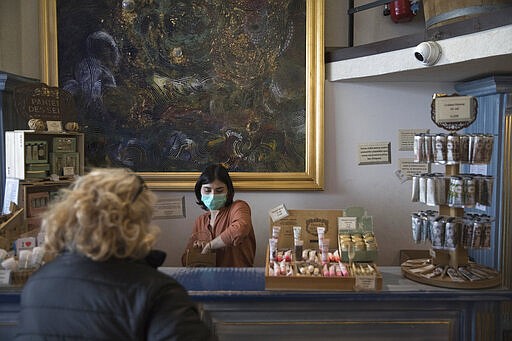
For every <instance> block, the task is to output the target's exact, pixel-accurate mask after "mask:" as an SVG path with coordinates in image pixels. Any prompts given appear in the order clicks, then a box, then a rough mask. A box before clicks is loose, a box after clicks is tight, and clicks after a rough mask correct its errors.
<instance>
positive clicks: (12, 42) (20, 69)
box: [0, 0, 41, 79]
mask: <svg viewBox="0 0 512 341" xmlns="http://www.w3.org/2000/svg"><path fill="white" fill-rule="evenodd" d="M0 70H1V71H6V72H10V73H13V74H16V75H21V76H25V77H30V78H36V79H39V78H40V77H41V76H40V72H39V6H38V0H0Z"/></svg>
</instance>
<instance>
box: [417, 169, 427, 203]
mask: <svg viewBox="0 0 512 341" xmlns="http://www.w3.org/2000/svg"><path fill="white" fill-rule="evenodd" d="M419 183H420V186H419V187H420V200H419V201H420V202H421V203H424V204H425V203H426V202H427V174H421V176H420V178H419Z"/></svg>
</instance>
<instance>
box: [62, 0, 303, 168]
mask: <svg viewBox="0 0 512 341" xmlns="http://www.w3.org/2000/svg"><path fill="white" fill-rule="evenodd" d="M57 17H58V22H57V28H58V64H59V85H60V86H61V87H63V88H64V89H66V90H68V91H69V92H71V93H72V94H73V96H74V98H75V101H76V102H77V103H78V107H79V124H80V126H81V127H82V128H83V130H84V133H85V136H86V146H85V149H86V152H85V154H86V162H85V163H86V166H87V167H97V166H100V167H105V166H114V167H128V168H131V169H132V170H134V171H137V172H181V171H184V172H188V171H201V170H202V169H203V168H204V167H205V166H206V165H207V164H209V163H212V162H215V163H217V162H221V163H223V164H225V165H226V166H228V167H229V169H230V170H231V171H242V172H301V171H304V169H305V158H306V150H305V145H306V138H305V137H306V130H305V127H306V96H305V92H306V79H305V76H306V68H305V65H306V54H305V51H306V48H305V43H306V40H305V34H306V33H305V30H306V26H305V25H306V2H305V1H304V0H229V1H226V0H191V1H177V0H161V1H156V0H124V1H121V0H116V1H114V0H102V1H97V0H63V1H57Z"/></svg>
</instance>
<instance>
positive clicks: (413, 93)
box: [156, 82, 453, 266]
mask: <svg viewBox="0 0 512 341" xmlns="http://www.w3.org/2000/svg"><path fill="white" fill-rule="evenodd" d="M434 92H448V93H451V92H453V87H452V85H451V84H440V83H438V84H425V83H374V84H372V83H363V84H361V83H358V84H354V83H330V82H326V91H325V127H326V129H325V191H322V192H307V191H305V192H237V193H236V195H235V197H236V198H240V199H244V200H246V201H248V202H249V203H250V205H251V208H252V213H253V224H254V228H255V233H256V238H257V257H256V266H263V265H264V256H265V253H264V252H265V248H266V244H267V240H268V237H269V218H268V213H267V212H268V210H269V209H270V208H272V207H275V206H277V205H278V204H280V203H284V204H285V205H286V207H287V208H289V209H308V208H315V209H335V208H346V207H349V206H363V207H366V208H367V209H368V213H369V214H371V215H373V217H374V225H375V233H376V236H377V241H378V243H379V262H378V263H379V264H381V265H398V256H399V250H400V249H412V248H417V246H416V245H414V244H413V243H412V242H411V237H410V214H411V213H412V212H413V211H416V210H419V209H425V206H424V205H418V204H414V203H411V202H410V193H411V189H410V186H411V183H410V181H409V182H406V183H404V184H401V183H400V181H398V179H397V178H396V177H395V175H394V173H393V172H394V171H395V170H396V169H398V163H397V162H398V158H412V152H403V151H400V152H399V151H398V145H397V141H398V129H416V128H428V129H431V131H433V132H438V131H440V130H439V128H437V127H435V125H434V124H433V123H432V121H431V119H430V111H429V110H430V109H429V108H430V101H431V96H432V93H434ZM375 141H390V142H391V150H392V157H391V159H392V163H391V164H389V165H367V166H359V165H358V158H357V145H358V144H359V143H364V142H375ZM159 195H160V196H161V197H172V196H179V197H181V196H185V201H186V211H187V218H185V219H174V220H169V221H156V223H157V224H158V225H159V226H160V227H161V229H162V235H161V239H160V241H159V243H158V244H157V246H158V247H159V248H162V249H164V250H166V251H167V252H168V259H167V262H166V265H168V266H178V265H179V259H180V256H181V253H182V252H183V248H184V243H185V241H186V239H187V237H188V235H189V231H190V228H191V226H192V225H193V222H194V218H195V216H196V215H198V214H199V213H201V212H202V211H201V210H200V209H199V208H198V207H197V205H196V204H195V201H194V197H193V194H192V192H190V193H175V192H174V193H159ZM420 247H421V246H420ZM423 248H424V249H428V246H423Z"/></svg>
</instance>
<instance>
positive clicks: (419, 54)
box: [414, 41, 441, 65]
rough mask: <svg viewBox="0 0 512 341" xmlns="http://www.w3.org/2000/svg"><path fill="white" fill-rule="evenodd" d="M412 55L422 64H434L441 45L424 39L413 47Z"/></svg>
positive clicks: (438, 56)
mask: <svg viewBox="0 0 512 341" xmlns="http://www.w3.org/2000/svg"><path fill="white" fill-rule="evenodd" d="M414 57H415V58H416V59H417V60H419V61H420V62H421V63H422V64H424V65H434V64H435V63H437V61H438V60H439V58H440V57H441V46H440V45H439V44H438V43H436V42H435V41H424V42H423V43H420V44H419V45H418V46H416V48H415V49H414Z"/></svg>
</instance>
